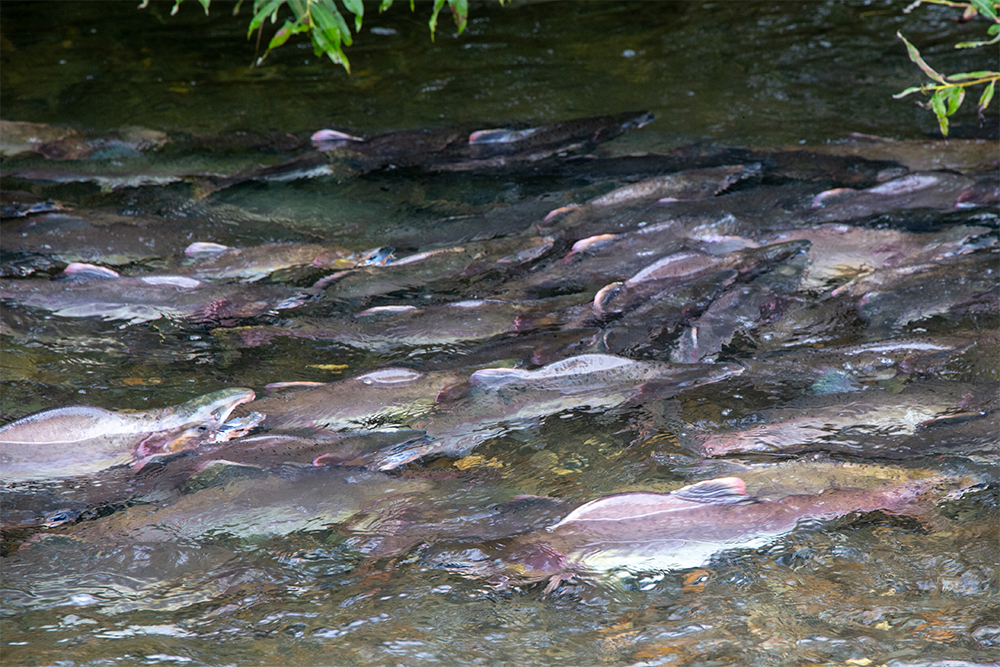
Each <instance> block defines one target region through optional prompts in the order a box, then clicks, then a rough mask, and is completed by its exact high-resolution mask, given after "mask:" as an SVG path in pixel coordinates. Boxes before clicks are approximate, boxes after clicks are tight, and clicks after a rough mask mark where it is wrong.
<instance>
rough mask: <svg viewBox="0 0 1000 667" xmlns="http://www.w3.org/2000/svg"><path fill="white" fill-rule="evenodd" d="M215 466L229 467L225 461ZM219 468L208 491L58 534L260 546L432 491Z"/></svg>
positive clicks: (418, 483)
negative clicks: (234, 541)
mask: <svg viewBox="0 0 1000 667" xmlns="http://www.w3.org/2000/svg"><path fill="white" fill-rule="evenodd" d="M216 467H217V468H218V467H227V464H226V463H225V462H222V461H217V462H216ZM225 473H226V471H220V470H218V469H216V470H213V471H211V472H210V473H208V474H207V475H206V477H207V478H208V480H214V481H208V482H206V483H205V485H204V486H203V487H202V488H198V489H197V490H195V491H194V492H193V493H187V494H185V495H182V496H180V497H179V498H176V499H174V500H173V501H172V502H169V503H166V504H152V503H150V504H142V505H135V506H133V507H130V508H128V509H126V510H124V511H121V512H116V513H115V514H112V515H111V516H108V517H105V518H103V519H100V520H98V521H91V522H86V523H84V524H79V525H77V526H73V527H71V529H70V530H68V531H66V532H64V533H60V534H64V535H66V536H67V537H71V538H73V539H75V540H80V541H84V542H99V543H101V544H108V543H122V542H146V543H157V542H161V543H162V542H176V541H178V540H205V541H209V540H212V539H219V538H222V537H226V536H228V537H235V538H240V539H255V540H262V539H267V538H275V537H282V536H285V535H289V534H291V533H294V532H300V531H301V532H306V531H311V530H321V529H324V528H327V527H329V526H332V525H336V524H339V523H342V522H344V521H346V520H348V519H350V518H351V517H352V516H354V515H355V514H358V513H359V512H361V511H363V510H365V509H367V508H368V507H370V506H371V505H372V504H374V503H375V502H377V501H379V500H384V499H386V498H390V497H404V496H409V495H414V494H419V493H426V492H428V491H430V490H431V489H432V484H431V483H430V482H428V481H426V480H419V479H399V478H396V477H391V476H389V475H386V474H384V473H377V472H372V471H369V470H361V469H358V468H350V467H336V466H322V467H321V466H316V467H312V466H307V467H302V466H287V467H286V469H285V470H282V471H278V472H275V473H265V472H261V471H259V470H256V469H253V468H247V467H245V466H239V467H238V468H236V472H235V474H225Z"/></svg>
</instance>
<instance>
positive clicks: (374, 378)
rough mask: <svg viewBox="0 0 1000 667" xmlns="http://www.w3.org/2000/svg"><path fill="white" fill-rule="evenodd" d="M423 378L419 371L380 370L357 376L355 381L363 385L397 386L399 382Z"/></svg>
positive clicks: (410, 369) (407, 369) (401, 369)
mask: <svg viewBox="0 0 1000 667" xmlns="http://www.w3.org/2000/svg"><path fill="white" fill-rule="evenodd" d="M423 376H424V374H423V373H421V372H420V371H415V370H413V369H412V368H382V369H380V370H377V371H372V372H371V373H365V374H364V375H359V376H357V377H356V378H354V379H355V380H359V381H361V382H363V383H364V384H382V385H384V384H398V383H400V382H413V381H414V380H417V379H419V378H422V377H423Z"/></svg>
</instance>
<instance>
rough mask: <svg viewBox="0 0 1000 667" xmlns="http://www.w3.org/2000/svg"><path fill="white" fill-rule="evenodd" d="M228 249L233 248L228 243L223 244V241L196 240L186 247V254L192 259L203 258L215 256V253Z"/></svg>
mask: <svg viewBox="0 0 1000 667" xmlns="http://www.w3.org/2000/svg"><path fill="white" fill-rule="evenodd" d="M227 250H231V248H230V247H229V246H227V245H222V244H221V243H209V242H207V241H195V242H194V243H192V244H191V245H189V246H188V247H187V248H185V249H184V255H185V256H187V257H190V258H192V259H202V258H205V257H214V256H215V255H218V254H220V253H223V252H225V251H227Z"/></svg>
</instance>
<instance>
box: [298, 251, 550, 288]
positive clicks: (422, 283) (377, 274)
mask: <svg viewBox="0 0 1000 667" xmlns="http://www.w3.org/2000/svg"><path fill="white" fill-rule="evenodd" d="M554 243H555V241H554V239H552V238H549V237H537V236H529V237H511V238H503V239H492V240H488V241H475V242H470V243H465V244H462V245H458V246H448V247H443V248H433V249H430V250H425V251H422V252H418V253H414V254H412V255H406V256H403V257H398V258H395V259H393V260H391V261H387V262H385V263H384V264H381V265H370V266H366V267H359V268H356V269H353V270H345V271H338V272H336V273H333V274H331V275H329V276H327V277H326V278H323V279H321V280H320V281H319V282H317V283H316V284H315V285H314V286H313V287H315V288H322V289H323V290H324V292H325V294H326V295H327V296H328V297H330V298H334V299H352V300H355V299H367V298H371V297H373V296H379V295H385V294H394V293H397V292H402V293H408V292H414V291H417V290H426V289H428V288H433V289H435V290H436V291H447V286H449V285H451V284H454V283H456V282H459V281H465V280H468V279H470V278H473V277H477V278H482V277H484V276H486V275H489V274H491V273H499V274H500V275H504V274H506V273H508V272H511V271H515V270H517V269H519V268H521V267H523V266H525V265H528V264H531V263H532V262H534V261H536V260H538V259H539V258H540V257H543V256H544V255H546V254H547V253H548V252H549V251H550V250H552V248H553V246H554Z"/></svg>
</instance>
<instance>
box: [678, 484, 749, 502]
mask: <svg viewBox="0 0 1000 667" xmlns="http://www.w3.org/2000/svg"><path fill="white" fill-rule="evenodd" d="M670 495H672V496H675V497H677V498H680V499H681V500H687V501H689V502H692V503H702V504H705V505H739V504H741V503H745V502H748V501H752V500H753V498H752V497H751V496H750V495H748V494H747V487H746V484H744V482H743V480H742V479H740V478H739V477H720V478H719V479H706V480H705V481H704V482H698V483H697V484H691V485H690V486H685V487H683V488H680V489H677V490H676V491H671V492H670Z"/></svg>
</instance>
